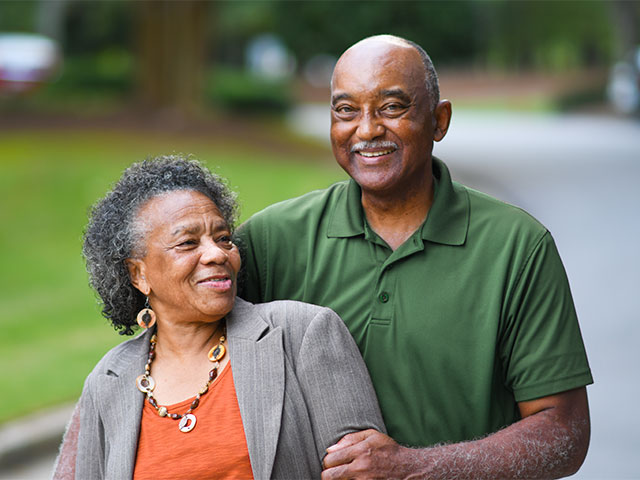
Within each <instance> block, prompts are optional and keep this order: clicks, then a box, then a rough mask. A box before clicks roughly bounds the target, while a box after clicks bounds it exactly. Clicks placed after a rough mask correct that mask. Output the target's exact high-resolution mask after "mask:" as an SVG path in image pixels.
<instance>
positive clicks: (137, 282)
mask: <svg viewBox="0 0 640 480" xmlns="http://www.w3.org/2000/svg"><path fill="white" fill-rule="evenodd" d="M125 263H126V265H127V270H129V278H130V279H131V284H132V285H133V286H134V287H136V288H137V289H138V290H140V292H141V293H142V294H143V295H145V296H149V293H150V292H151V286H150V285H149V283H148V282H147V278H146V277H145V264H144V261H143V260H141V259H139V258H127V259H126V260H125Z"/></svg>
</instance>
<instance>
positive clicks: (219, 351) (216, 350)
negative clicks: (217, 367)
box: [207, 343, 227, 362]
mask: <svg viewBox="0 0 640 480" xmlns="http://www.w3.org/2000/svg"><path fill="white" fill-rule="evenodd" d="M226 352H227V349H226V348H224V345H223V344H222V343H219V344H218V345H216V346H215V347H213V348H212V349H211V350H209V353H208V354H207V356H208V357H209V361H211V362H218V361H220V360H222V357H224V354H225V353H226Z"/></svg>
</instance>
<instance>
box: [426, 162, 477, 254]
mask: <svg viewBox="0 0 640 480" xmlns="http://www.w3.org/2000/svg"><path fill="white" fill-rule="evenodd" d="M433 176H434V178H435V182H436V191H435V196H434V199H433V205H431V208H430V209H429V214H428V215H427V220H426V221H425V223H424V224H423V225H422V235H421V236H422V238H423V239H424V240H429V241H430V242H435V243H443V244H445V245H463V244H464V242H465V240H466V239H467V231H468V229H469V193H468V192H467V189H466V188H465V187H464V186H462V185H460V184H459V183H454V182H453V181H452V180H451V174H450V173H449V169H448V168H447V166H446V165H445V164H444V162H443V161H442V160H440V159H439V158H436V157H433Z"/></svg>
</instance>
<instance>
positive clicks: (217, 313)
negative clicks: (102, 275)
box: [127, 190, 240, 322]
mask: <svg viewBox="0 0 640 480" xmlns="http://www.w3.org/2000/svg"><path fill="white" fill-rule="evenodd" d="M138 221H139V222H143V223H144V224H145V225H144V231H146V232H147V235H146V237H145V248H146V252H145V256H144V257H142V258H138V259H129V260H128V261H127V264H128V267H129V272H130V275H131V281H132V283H133V285H134V286H135V287H136V288H138V290H140V291H141V292H142V293H144V294H145V295H147V296H148V297H149V301H150V303H151V306H152V308H153V309H154V311H155V312H156V314H157V315H158V321H163V320H164V321H171V322H202V321H205V322H209V321H216V320H219V319H221V318H222V317H224V316H225V315H226V314H227V313H229V312H230V311H231V308H232V307H233V303H234V301H235V296H236V290H237V275H238V271H239V270H240V253H239V252H238V248H237V247H236V246H235V245H234V244H233V243H232V242H231V232H230V230H229V227H228V225H227V223H226V222H225V220H224V218H223V217H222V215H221V214H220V211H219V210H218V207H216V205H215V204H214V203H213V202H212V201H211V200H210V199H209V198H208V197H207V196H206V195H203V194H202V193H200V192H196V191H191V190H180V191H175V192H169V193H167V194H164V195H161V196H158V197H155V198H153V199H151V200H150V201H149V202H147V203H146V204H145V205H144V206H143V207H142V208H141V209H140V212H139V214H138Z"/></svg>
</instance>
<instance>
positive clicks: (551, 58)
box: [481, 0, 613, 71]
mask: <svg viewBox="0 0 640 480" xmlns="http://www.w3.org/2000/svg"><path fill="white" fill-rule="evenodd" d="M481 5H482V8H484V9H486V12H484V13H485V16H488V17H489V18H490V19H491V20H490V28H486V29H485V35H486V40H485V45H484V47H483V48H482V50H481V52H482V58H483V60H482V62H483V63H484V64H485V65H487V66H488V67H490V68H491V67H493V68H496V67H498V68H504V69H512V70H513V69H543V70H560V71H561V70H568V69H573V68H580V67H585V66H595V65H604V64H607V63H608V62H609V60H610V58H611V53H612V28H613V27H612V25H611V22H610V19H609V18H610V17H609V15H608V11H607V8H608V6H607V4H606V2H604V1H599V0H594V1H566V0H565V1H563V0H560V1H559V0H556V1H544V0H543V1H536V2H534V1H526V2H525V1H523V2H507V1H499V2H487V3H481Z"/></svg>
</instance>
